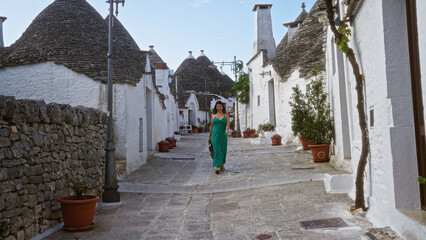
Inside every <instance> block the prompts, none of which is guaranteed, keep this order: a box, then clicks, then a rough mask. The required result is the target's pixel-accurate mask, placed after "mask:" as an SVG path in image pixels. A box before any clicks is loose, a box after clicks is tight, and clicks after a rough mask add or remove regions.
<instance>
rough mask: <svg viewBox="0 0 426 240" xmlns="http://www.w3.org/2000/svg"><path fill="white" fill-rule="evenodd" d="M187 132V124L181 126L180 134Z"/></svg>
mask: <svg viewBox="0 0 426 240" xmlns="http://www.w3.org/2000/svg"><path fill="white" fill-rule="evenodd" d="M186 132H187V131H186V127H185V126H180V127H179V133H180V134H186Z"/></svg>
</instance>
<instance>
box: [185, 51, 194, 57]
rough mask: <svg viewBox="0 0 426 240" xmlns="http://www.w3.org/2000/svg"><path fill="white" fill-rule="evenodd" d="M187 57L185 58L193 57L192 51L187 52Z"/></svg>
mask: <svg viewBox="0 0 426 240" xmlns="http://www.w3.org/2000/svg"><path fill="white" fill-rule="evenodd" d="M188 53H189V55H188V57H186V58H194V56H192V51H188Z"/></svg>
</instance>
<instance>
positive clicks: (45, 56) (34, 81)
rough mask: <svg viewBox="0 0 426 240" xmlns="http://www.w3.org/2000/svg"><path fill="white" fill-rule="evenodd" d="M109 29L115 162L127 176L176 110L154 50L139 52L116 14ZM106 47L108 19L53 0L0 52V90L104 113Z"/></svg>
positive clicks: (170, 128)
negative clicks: (112, 50)
mask: <svg viewBox="0 0 426 240" xmlns="http://www.w3.org/2000/svg"><path fill="white" fill-rule="evenodd" d="M107 19H108V17H107ZM114 33H115V34H114V44H113V45H114V47H113V49H114V78H113V80H114V88H113V89H114V93H113V95H114V98H113V116H114V121H115V122H114V123H115V124H114V133H115V134H114V135H115V139H114V142H115V147H116V152H115V153H116V157H115V159H116V162H117V164H118V165H119V166H122V167H123V168H124V166H125V172H127V173H130V172H132V171H133V170H136V169H137V168H138V167H139V166H141V165H143V164H144V163H145V162H146V160H147V158H148V156H149V154H150V153H151V152H152V151H154V150H155V149H156V143H157V142H158V141H160V140H163V139H164V138H165V137H169V136H172V135H173V132H174V131H176V130H177V118H178V108H177V103H176V101H175V100H174V97H173V96H172V95H171V94H170V88H169V84H170V82H171V76H170V70H169V69H168V68H167V67H166V65H165V63H164V62H163V61H162V60H161V58H160V57H159V56H158V54H157V53H156V52H155V51H154V50H153V47H150V49H149V51H141V50H140V49H139V47H138V46H137V44H136V43H135V41H134V40H133V38H132V37H131V36H130V34H129V33H128V32H127V30H126V29H125V28H124V27H123V26H122V25H121V23H120V22H119V21H118V20H117V19H116V18H114ZM107 44H108V23H107V21H105V20H104V19H103V18H102V17H101V15H100V14H99V13H98V12H97V11H96V10H95V9H94V8H93V7H92V6H90V4H88V3H87V2H86V1H85V0H56V1H54V2H53V3H52V4H51V5H49V6H48V7H47V8H45V9H44V10H43V11H42V12H41V13H40V14H39V15H38V16H37V17H36V18H35V19H34V21H33V22H32V23H31V25H30V26H29V27H28V28H27V29H26V31H25V32H24V33H23V35H22V36H21V38H19V39H18V40H17V41H16V42H15V43H14V44H12V45H11V46H10V47H6V48H1V49H0V95H6V96H14V97H16V98H17V99H41V100H44V101H45V102H46V103H50V102H56V103H62V104H69V105H71V106H78V105H83V106H86V107H92V108H97V109H101V110H103V111H106V109H107V84H106V82H107V58H106V55H107V52H108V46H107ZM157 63H158V64H159V67H158V68H159V69H157V67H155V66H156V65H157ZM154 119H162V121H157V120H155V121H154Z"/></svg>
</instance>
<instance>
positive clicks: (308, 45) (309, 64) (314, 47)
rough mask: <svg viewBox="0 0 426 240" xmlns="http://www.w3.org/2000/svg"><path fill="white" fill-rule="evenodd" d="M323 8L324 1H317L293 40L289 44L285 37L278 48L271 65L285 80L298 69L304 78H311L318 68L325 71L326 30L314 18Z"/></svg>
mask: <svg viewBox="0 0 426 240" xmlns="http://www.w3.org/2000/svg"><path fill="white" fill-rule="evenodd" d="M321 8H325V5H324V0H317V2H316V3H315V4H314V6H313V7H312V9H311V11H310V12H309V14H308V15H307V16H306V19H305V20H304V21H303V22H302V24H301V26H300V27H299V29H298V30H297V32H296V33H295V34H294V36H293V38H292V39H291V40H290V41H289V42H287V40H285V38H286V37H284V39H283V40H282V41H281V42H280V44H279V46H278V47H277V55H276V56H275V57H274V58H273V59H271V63H272V66H273V67H274V69H275V71H276V72H277V73H278V74H279V75H280V76H281V77H282V78H283V79H287V78H288V77H289V76H290V74H291V73H292V72H293V71H294V70H295V69H297V68H298V69H299V72H300V77H304V78H307V77H309V76H311V75H312V71H313V70H314V69H315V68H316V67H317V68H318V70H320V71H323V70H324V69H325V51H324V46H325V40H326V28H325V26H324V24H323V23H320V22H318V19H317V18H315V17H313V16H312V14H313V13H314V12H316V11H318V10H319V9H321ZM286 42H287V43H286Z"/></svg>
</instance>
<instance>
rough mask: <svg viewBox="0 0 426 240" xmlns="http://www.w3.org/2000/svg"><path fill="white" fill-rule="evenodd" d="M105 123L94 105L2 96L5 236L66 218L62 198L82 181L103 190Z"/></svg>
mask: <svg viewBox="0 0 426 240" xmlns="http://www.w3.org/2000/svg"><path fill="white" fill-rule="evenodd" d="M106 121H107V117H106V114H105V113H103V112H101V111H98V110H95V109H90V108H85V107H80V106H79V107H75V108H73V107H71V106H69V105H63V104H56V103H51V104H48V105H46V104H45V102H44V101H34V100H16V99H15V98H13V97H5V96H0V240H2V239H8V240H10V239H31V238H32V237H34V236H36V235H38V234H41V233H43V232H45V231H46V230H48V229H50V228H52V227H54V226H56V225H57V224H59V223H60V222H62V218H61V217H62V214H61V211H60V204H59V203H58V202H57V199H58V198H60V197H63V196H66V195H71V194H72V193H73V191H72V185H73V184H75V183H77V182H79V183H82V182H84V183H85V184H86V186H87V193H90V194H96V195H100V194H101V189H102V185H103V182H104V180H103V179H104V161H105V160H104V159H105V145H106V132H107V131H106Z"/></svg>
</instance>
